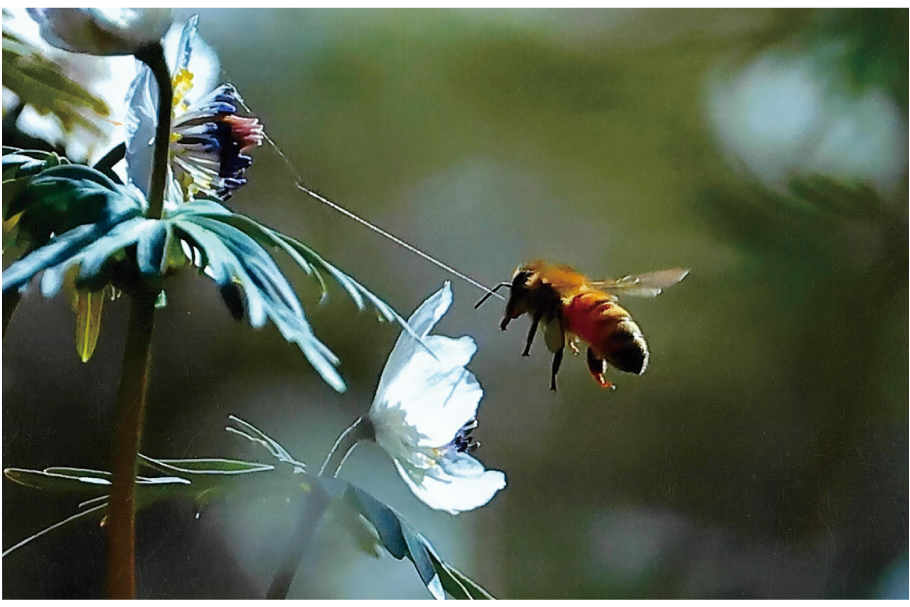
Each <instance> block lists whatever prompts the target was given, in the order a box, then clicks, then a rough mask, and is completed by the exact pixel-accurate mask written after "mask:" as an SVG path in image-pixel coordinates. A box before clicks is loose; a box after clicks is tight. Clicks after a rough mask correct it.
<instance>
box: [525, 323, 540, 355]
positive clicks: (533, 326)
mask: <svg viewBox="0 0 910 607" xmlns="http://www.w3.org/2000/svg"><path fill="white" fill-rule="evenodd" d="M540 316H541V315H540V314H535V315H534V319H533V320H532V321H531V330H530V331H528V341H527V342H525V350H524V352H522V353H521V355H522V356H530V355H531V343H532V342H533V341H534V336H535V335H536V334H537V325H538V324H540Z"/></svg>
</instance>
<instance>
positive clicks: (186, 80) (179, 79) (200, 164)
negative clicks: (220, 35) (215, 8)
mask: <svg viewBox="0 0 910 607" xmlns="http://www.w3.org/2000/svg"><path fill="white" fill-rule="evenodd" d="M198 21H199V17H198V16H193V17H191V18H190V19H189V21H187V23H186V26H185V27H184V28H183V31H182V33H181V35H180V42H179V44H178V45H177V54H176V57H175V61H173V62H172V63H171V65H172V68H171V73H172V81H173V82H172V84H173V87H174V98H173V100H172V116H173V118H172V122H171V131H172V136H171V143H170V148H171V149H170V162H169V169H168V170H169V173H170V177H169V179H168V184H169V185H168V195H167V203H168V204H176V203H179V202H187V201H189V200H192V199H193V198H195V197H196V196H197V195H200V194H201V195H202V196H206V197H210V198H218V199H221V200H225V199H227V198H229V197H230V196H231V194H232V193H233V191H234V190H235V189H237V188H239V187H240V186H242V185H243V184H245V183H246V179H245V178H244V176H243V175H244V173H245V171H246V170H247V169H248V168H249V167H250V165H251V164H252V162H253V160H252V158H250V157H249V156H247V155H246V154H245V153H244V152H246V151H247V150H248V149H249V148H251V147H256V146H259V145H261V144H262V140H263V130H262V125H260V124H259V120H258V119H256V118H253V117H245V116H240V115H238V113H237V112H238V110H239V109H240V108H242V107H244V103H243V100H242V99H241V97H240V94H239V93H238V92H237V90H236V89H235V88H234V87H233V86H232V85H230V84H222V85H220V86H218V87H214V82H215V77H216V75H217V73H218V69H217V68H218V58H217V56H216V55H215V53H214V51H212V50H211V49H210V48H209V47H208V45H206V44H205V43H204V42H203V41H202V39H201V38H200V37H199V36H198V35H197V29H198ZM157 98H158V91H157V86H156V84H155V81H154V78H153V77H152V74H151V70H150V69H149V68H148V67H147V66H141V67H140V69H139V74H138V75H137V77H136V79H135V80H134V81H133V83H132V85H131V86H130V92H129V94H128V95H127V101H128V103H129V113H128V114H127V118H126V129H127V138H126V141H127V152H126V162H127V173H128V175H129V179H130V181H131V182H132V183H134V184H135V185H136V186H137V187H139V188H140V189H141V190H142V191H144V192H148V187H149V181H150V179H151V165H152V154H153V150H154V146H153V144H154V138H155V127H156V125H157V122H158V113H157V109H156V107H157V106H156V104H157V101H156V100H157Z"/></svg>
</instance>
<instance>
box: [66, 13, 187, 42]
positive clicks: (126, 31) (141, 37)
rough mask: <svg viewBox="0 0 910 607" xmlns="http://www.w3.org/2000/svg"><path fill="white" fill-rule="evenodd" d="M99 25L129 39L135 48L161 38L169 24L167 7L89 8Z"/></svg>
mask: <svg viewBox="0 0 910 607" xmlns="http://www.w3.org/2000/svg"><path fill="white" fill-rule="evenodd" d="M83 10H84V11H85V12H86V13H89V14H90V15H91V16H92V17H93V18H94V19H95V22H96V23H97V24H98V26H99V27H101V28H102V29H104V30H105V31H107V32H108V33H110V34H111V35H114V36H120V37H122V38H124V39H125V40H129V41H131V42H132V43H133V44H134V45H135V46H136V47H137V48H138V47H140V46H145V45H146V44H149V43H152V42H157V41H158V40H161V38H162V37H163V36H164V34H166V33H167V30H168V28H169V27H170V26H171V21H172V15H171V9H169V8H89V9H83Z"/></svg>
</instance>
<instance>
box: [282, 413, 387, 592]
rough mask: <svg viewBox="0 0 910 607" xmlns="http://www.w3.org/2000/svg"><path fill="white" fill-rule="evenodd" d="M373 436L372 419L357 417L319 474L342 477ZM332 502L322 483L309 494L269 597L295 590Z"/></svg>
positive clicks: (339, 440) (340, 437) (336, 442)
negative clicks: (350, 460) (354, 453)
mask: <svg viewBox="0 0 910 607" xmlns="http://www.w3.org/2000/svg"><path fill="white" fill-rule="evenodd" d="M371 438H373V426H372V424H371V423H370V422H369V420H364V419H363V418H362V417H359V418H357V421H355V422H354V423H353V424H351V425H350V426H348V428H347V429H345V431H344V432H342V433H341V436H339V437H338V440H336V441H335V444H334V445H333V446H332V449H331V450H330V451H329V454H328V456H326V458H325V461H324V462H323V464H322V468H321V469H320V470H319V476H326V473H327V471H328V470H332V473H331V476H332V477H335V476H338V472H339V471H341V467H342V466H343V465H344V462H345V461H346V460H347V459H348V455H350V454H351V451H353V450H354V447H356V446H357V444H358V443H359V442H360V441H361V440H365V439H371ZM342 446H344V448H343V449H342V448H341V447H342ZM329 501H330V500H329V495H328V494H327V493H326V492H325V490H324V489H323V488H322V486H321V485H320V484H319V483H313V487H312V490H311V491H310V493H309V494H308V495H307V496H306V499H305V500H304V504H303V508H302V509H301V510H300V515H299V516H298V517H297V525H296V527H295V529H294V534H293V535H292V536H291V538H290V541H289V542H288V544H287V547H286V548H285V558H284V561H283V563H282V565H281V568H280V569H279V570H278V573H276V574H275V577H274V578H272V583H271V585H270V586H269V590H268V592H267V593H266V595H265V598H267V599H285V598H287V596H288V591H290V589H291V583H292V582H293V581H294V576H295V575H296V574H297V570H298V569H299V568H300V561H301V560H303V556H304V554H306V549H307V546H309V544H310V540H311V539H312V537H313V533H314V532H315V531H316V524H317V523H318V522H319V520H320V519H321V518H322V515H323V514H325V511H326V509H327V508H328V507H329Z"/></svg>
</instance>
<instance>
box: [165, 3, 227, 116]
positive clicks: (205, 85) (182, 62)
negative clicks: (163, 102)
mask: <svg viewBox="0 0 910 607" xmlns="http://www.w3.org/2000/svg"><path fill="white" fill-rule="evenodd" d="M198 20H199V16H198V15H193V16H192V17H190V19H189V20H188V21H187V22H186V24H185V25H184V26H183V27H182V28H181V27H178V26H177V25H176V24H175V25H174V27H172V28H171V29H170V31H169V32H168V33H167V36H165V37H164V53H165V56H166V57H167V63H168V65H169V66H170V67H171V73H172V74H176V73H177V71H178V70H182V69H185V70H188V71H189V72H190V73H191V74H193V88H192V90H190V92H189V93H187V96H186V99H185V100H184V101H186V102H187V103H189V104H192V103H193V102H194V101H196V100H197V99H199V98H200V97H202V96H203V95H206V94H208V93H209V92H210V91H212V89H214V88H215V87H216V86H217V84H218V77H219V74H220V63H219V61H218V55H217V54H216V53H215V51H214V50H213V49H212V47H210V46H209V45H208V44H206V43H205V41H204V40H203V39H202V36H200V35H199V34H198V33H197V23H198Z"/></svg>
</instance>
